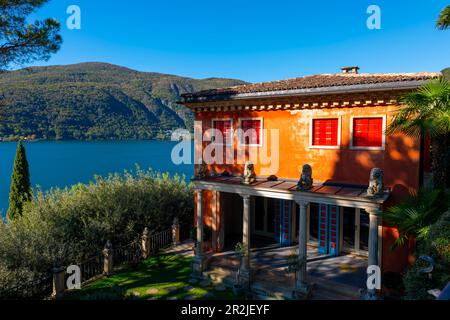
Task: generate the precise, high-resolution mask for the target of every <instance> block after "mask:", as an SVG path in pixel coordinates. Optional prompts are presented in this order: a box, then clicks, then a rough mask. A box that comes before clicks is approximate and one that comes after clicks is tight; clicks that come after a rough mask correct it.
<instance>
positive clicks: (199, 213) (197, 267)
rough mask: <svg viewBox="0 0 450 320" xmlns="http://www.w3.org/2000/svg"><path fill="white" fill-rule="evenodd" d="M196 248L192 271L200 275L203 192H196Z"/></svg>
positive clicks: (201, 268) (202, 264) (202, 267)
mask: <svg viewBox="0 0 450 320" xmlns="http://www.w3.org/2000/svg"><path fill="white" fill-rule="evenodd" d="M196 220H197V221H196V224H197V246H196V250H195V257H194V261H193V264H192V266H193V269H194V270H193V271H194V274H195V275H201V273H202V272H203V271H204V268H205V266H204V261H205V259H204V256H203V190H202V189H198V190H197V218H196Z"/></svg>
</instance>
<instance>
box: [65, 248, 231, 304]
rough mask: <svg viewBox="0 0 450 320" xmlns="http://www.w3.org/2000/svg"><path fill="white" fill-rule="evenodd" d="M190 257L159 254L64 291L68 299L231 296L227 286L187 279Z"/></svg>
mask: <svg viewBox="0 0 450 320" xmlns="http://www.w3.org/2000/svg"><path fill="white" fill-rule="evenodd" d="M191 262H192V258H191V257H184V256H180V255H175V254H159V255H157V256H154V257H151V258H149V259H147V260H145V261H143V262H141V263H140V264H139V265H138V266H136V267H134V268H132V267H128V268H125V269H123V270H121V271H120V272H117V273H116V274H114V275H112V276H111V277H108V278H102V279H99V280H97V281H95V282H92V283H90V284H88V285H86V286H85V287H83V288H82V289H81V290H79V291H76V292H72V293H70V294H68V295H67V299H70V300H112V299H115V300H117V299H138V300H148V299H151V300H153V299H180V300H181V299H235V298H236V297H234V296H233V293H232V292H231V290H229V289H226V290H224V291H223V289H224V288H223V287H222V288H221V286H217V285H212V284H205V283H202V282H197V283H190V282H189V281H190V280H191V278H190V274H191V272H192V267H191Z"/></svg>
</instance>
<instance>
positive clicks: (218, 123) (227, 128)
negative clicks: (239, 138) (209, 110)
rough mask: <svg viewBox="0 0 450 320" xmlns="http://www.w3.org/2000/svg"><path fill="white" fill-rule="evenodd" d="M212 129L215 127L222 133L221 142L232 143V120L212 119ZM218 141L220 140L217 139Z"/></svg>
mask: <svg viewBox="0 0 450 320" xmlns="http://www.w3.org/2000/svg"><path fill="white" fill-rule="evenodd" d="M212 127H213V129H217V130H218V131H220V132H221V133H222V143H223V144H226V145H228V146H229V145H232V144H233V120H231V119H227V120H221V119H213V120H212ZM215 140H216V139H215V137H214V136H213V138H212V141H215ZM219 141H220V140H219Z"/></svg>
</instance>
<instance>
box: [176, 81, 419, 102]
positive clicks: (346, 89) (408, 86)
mask: <svg viewBox="0 0 450 320" xmlns="http://www.w3.org/2000/svg"><path fill="white" fill-rule="evenodd" d="M427 81H428V80H414V81H395V82H383V83H371V84H357V85H345V86H332V87H319V88H305V89H289V90H274V91H262V92H249V93H237V94H230V95H225V94H218V95H211V96H198V97H191V98H189V97H186V96H184V97H183V99H184V101H182V102H181V104H190V103H203V102H210V101H228V100H245V99H255V98H276V97H286V96H313V95H324V94H326V95H328V94H346V93H360V92H374V91H395V90H412V89H416V88H418V87H420V86H421V85H423V84H425V83H426V82H427Z"/></svg>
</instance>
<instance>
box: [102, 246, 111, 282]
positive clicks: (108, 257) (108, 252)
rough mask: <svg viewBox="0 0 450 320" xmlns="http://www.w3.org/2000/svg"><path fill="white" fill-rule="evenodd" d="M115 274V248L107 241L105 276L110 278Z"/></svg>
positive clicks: (104, 265)
mask: <svg viewBox="0 0 450 320" xmlns="http://www.w3.org/2000/svg"><path fill="white" fill-rule="evenodd" d="M112 272H113V247H112V243H111V241H109V240H108V241H107V242H106V244H105V248H104V249H103V274H104V275H106V276H110V275H111V274H112Z"/></svg>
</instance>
